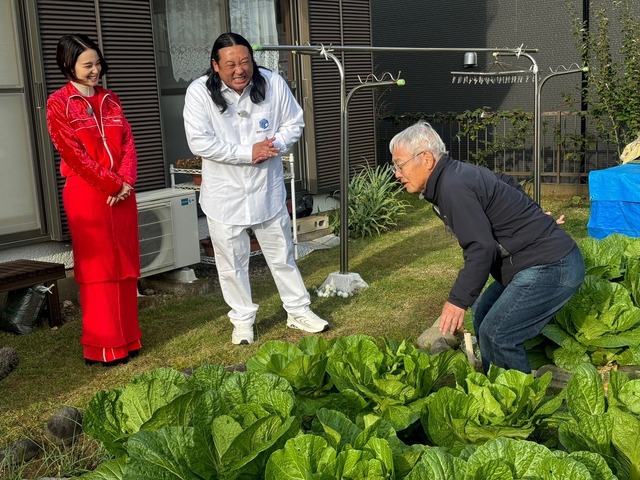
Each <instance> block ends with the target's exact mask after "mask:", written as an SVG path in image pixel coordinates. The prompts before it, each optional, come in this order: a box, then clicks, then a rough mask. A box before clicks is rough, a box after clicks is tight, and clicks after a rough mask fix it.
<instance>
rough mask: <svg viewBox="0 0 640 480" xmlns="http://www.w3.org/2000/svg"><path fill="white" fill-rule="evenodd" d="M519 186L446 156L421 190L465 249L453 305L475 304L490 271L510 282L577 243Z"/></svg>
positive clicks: (490, 273)
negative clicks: (523, 272) (521, 272)
mask: <svg viewBox="0 0 640 480" xmlns="http://www.w3.org/2000/svg"><path fill="white" fill-rule="evenodd" d="M507 180H508V179H507ZM518 187H519V185H518V184H517V182H515V183H513V182H509V181H505V180H501V179H500V178H499V176H497V175H496V174H494V173H493V172H492V171H491V170H488V169H487V168H484V167H478V166H476V165H471V164H468V163H463V162H459V161H458V160H454V159H453V158H451V157H449V156H448V155H445V156H443V157H442V158H441V159H440V161H439V162H438V163H437V164H436V166H435V168H434V170H433V172H432V174H431V176H430V177H429V179H428V180H427V184H426V186H425V189H424V191H423V193H422V195H423V197H424V198H425V199H426V200H428V201H429V202H431V203H432V204H433V205H434V211H435V212H436V213H437V214H438V216H439V217H440V218H441V219H442V220H443V222H444V223H445V225H446V227H447V228H448V229H450V230H451V231H452V233H453V234H454V235H455V236H456V237H457V239H458V243H459V244H460V246H461V247H462V250H463V257H464V267H463V268H462V269H461V270H460V272H459V273H458V278H457V279H456V281H455V283H454V285H453V288H452V289H451V292H450V293H449V302H451V303H452V304H454V305H456V306H458V307H461V308H468V307H470V306H471V305H473V302H475V300H476V299H477V298H478V296H479V295H480V292H481V291H482V288H483V287H484V285H485V284H486V282H487V280H488V278H489V275H492V276H493V277H494V278H495V279H496V281H498V282H500V283H502V284H503V285H507V284H508V283H509V282H510V281H511V280H512V279H513V276H514V275H515V274H516V273H518V272H519V271H521V270H523V269H525V268H529V267H532V266H535V265H547V264H550V263H554V262H557V261H559V260H561V259H562V258H563V257H564V256H566V255H567V253H569V252H570V251H571V250H572V249H573V248H574V247H575V246H576V244H575V242H574V241H573V239H572V238H571V237H570V236H569V235H568V234H567V233H566V232H565V231H564V230H562V229H561V228H560V227H559V226H558V225H557V224H556V222H555V221H554V220H553V218H552V217H551V216H550V215H547V214H545V213H544V212H543V211H542V209H541V208H540V206H539V205H538V204H537V203H536V202H534V201H533V200H532V199H531V198H530V197H529V196H528V195H527V194H526V193H524V190H523V189H522V188H518Z"/></svg>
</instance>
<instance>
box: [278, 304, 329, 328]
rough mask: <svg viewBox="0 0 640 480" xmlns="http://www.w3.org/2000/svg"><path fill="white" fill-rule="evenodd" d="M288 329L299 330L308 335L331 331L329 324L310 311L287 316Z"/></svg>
mask: <svg viewBox="0 0 640 480" xmlns="http://www.w3.org/2000/svg"><path fill="white" fill-rule="evenodd" d="M287 327H289V328H297V329H298V330H303V331H305V332H308V333H320V332H326V331H327V330H329V324H328V323H327V322H326V321H325V320H323V319H321V318H320V317H319V316H318V315H316V314H315V313H313V312H312V311H311V310H309V309H307V310H306V311H305V312H304V313H300V314H298V315H293V314H291V313H289V314H287Z"/></svg>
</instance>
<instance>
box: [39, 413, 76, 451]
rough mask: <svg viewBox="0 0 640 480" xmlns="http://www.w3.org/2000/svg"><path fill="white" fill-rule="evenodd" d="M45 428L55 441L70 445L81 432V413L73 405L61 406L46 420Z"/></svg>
mask: <svg viewBox="0 0 640 480" xmlns="http://www.w3.org/2000/svg"><path fill="white" fill-rule="evenodd" d="M47 430H48V432H49V435H50V436H51V437H52V438H53V440H54V441H55V442H57V443H61V444H63V445H71V444H72V443H73V442H74V441H75V440H76V438H77V437H78V435H80V434H81V433H82V413H81V412H80V410H78V409H77V408H75V407H64V408H61V409H60V410H58V411H57V412H56V413H55V414H54V415H53V416H52V417H51V418H50V419H49V421H48V422H47Z"/></svg>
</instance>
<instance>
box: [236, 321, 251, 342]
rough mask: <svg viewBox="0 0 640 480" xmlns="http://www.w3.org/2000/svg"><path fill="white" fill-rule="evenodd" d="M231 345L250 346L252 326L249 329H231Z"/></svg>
mask: <svg viewBox="0 0 640 480" xmlns="http://www.w3.org/2000/svg"><path fill="white" fill-rule="evenodd" d="M231 343H233V344H234V345H250V344H252V343H253V325H252V326H249V327H233V333H232V334H231Z"/></svg>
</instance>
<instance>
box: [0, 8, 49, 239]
mask: <svg viewBox="0 0 640 480" xmlns="http://www.w3.org/2000/svg"><path fill="white" fill-rule="evenodd" d="M20 32H21V30H20V23H19V18H18V12H17V11H16V8H15V2H12V1H2V2H0V64H1V65H2V68H1V69H0V172H3V174H2V175H0V242H2V243H7V242H10V241H12V240H19V239H24V238H27V237H30V236H35V235H40V234H41V233H42V232H41V229H42V218H41V210H40V200H39V193H38V183H37V182H36V181H35V179H36V178H38V176H37V174H36V166H35V152H34V148H33V130H32V125H33V122H32V118H31V115H30V108H29V99H28V97H27V93H26V88H25V79H24V65H23V59H24V55H23V52H22V48H21V47H22V46H21V43H20V39H21V38H22V37H21V33H20ZM9 173H10V175H9Z"/></svg>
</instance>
